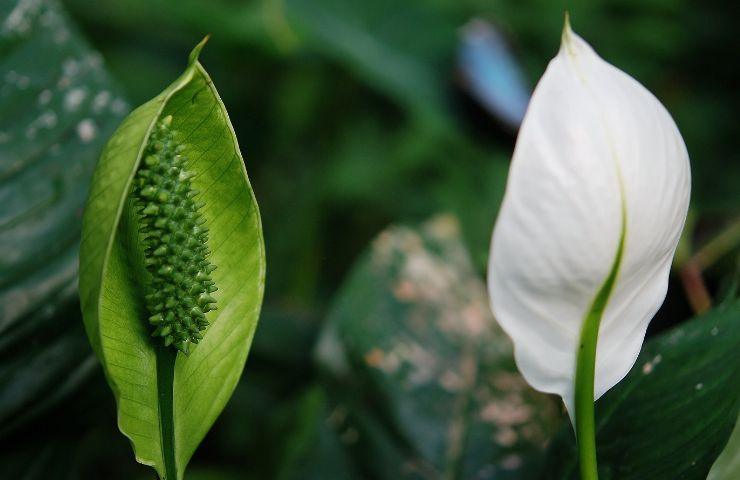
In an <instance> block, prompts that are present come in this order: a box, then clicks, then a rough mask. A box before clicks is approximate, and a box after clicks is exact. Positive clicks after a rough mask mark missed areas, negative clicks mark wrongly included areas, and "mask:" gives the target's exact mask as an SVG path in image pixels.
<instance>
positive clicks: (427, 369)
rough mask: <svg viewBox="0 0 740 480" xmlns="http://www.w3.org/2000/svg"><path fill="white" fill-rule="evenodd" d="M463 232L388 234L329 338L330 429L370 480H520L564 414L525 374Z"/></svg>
mask: <svg viewBox="0 0 740 480" xmlns="http://www.w3.org/2000/svg"><path fill="white" fill-rule="evenodd" d="M459 235H460V234H459V227H458V225H457V222H456V221H455V219H454V218H453V217H450V216H442V217H438V218H436V219H434V220H432V221H430V222H428V223H427V224H425V225H424V226H423V227H422V228H420V229H418V230H416V229H411V228H406V227H394V228H390V229H388V230H386V231H384V232H383V233H381V234H380V235H379V236H378V237H377V239H376V240H375V241H374V242H373V245H372V249H371V250H370V251H369V252H368V253H367V254H366V255H365V257H364V258H363V259H362V260H361V261H360V262H359V263H358V264H357V266H356V267H355V269H354V271H353V272H352V274H351V276H350V278H349V280H348V281H347V283H346V284H345V286H344V287H343V289H342V291H341V292H340V294H339V297H338V300H337V301H336V303H335V304H334V306H333V308H332V310H331V313H330V316H329V319H328V323H327V326H326V329H325V331H324V332H323V333H322V337H321V340H320V343H319V349H318V355H319V360H320V363H321V365H322V367H323V369H324V371H326V372H327V374H329V375H330V378H331V379H332V380H333V385H334V387H333V389H332V392H333V393H332V398H333V399H334V400H335V401H336V402H337V406H336V412H335V413H334V414H333V417H334V422H335V424H336V425H337V429H338V430H339V432H340V435H341V437H342V438H343V440H344V442H345V443H346V444H347V445H348V448H349V449H350V450H351V452H352V454H353V455H354V456H355V458H356V461H357V462H358V463H359V464H360V465H361V466H362V469H363V470H364V471H367V472H371V473H370V475H369V477H370V478H450V479H451V478H459V479H463V478H485V477H486V476H495V477H496V478H522V477H523V476H525V475H526V474H527V471H528V469H532V468H533V467H536V465H537V463H536V456H537V453H538V452H539V451H540V449H541V447H542V445H543V444H544V442H545V441H546V439H547V438H549V436H550V433H551V429H552V426H553V419H555V418H558V417H559V415H558V411H557V407H556V404H555V402H553V401H552V399H551V398H548V397H547V396H544V395H542V394H539V393H537V392H535V391H534V390H532V389H530V388H529V387H528V386H527V385H526V383H525V382H524V380H523V379H522V377H521V376H520V375H519V374H518V373H517V371H516V367H515V365H514V359H513V352H512V346H511V343H510V342H509V340H508V338H507V337H506V335H505V334H504V333H503V331H502V330H501V329H500V328H499V327H498V326H497V325H496V323H495V322H494V321H493V318H492V317H491V314H490V312H489V309H488V306H487V298H486V294H485V287H484V285H483V282H482V281H481V279H480V278H479V277H478V276H477V275H476V274H475V272H474V270H473V268H472V265H471V262H470V259H469V256H468V253H467V251H466V249H465V248H464V246H463V245H462V242H461V239H460V236H459ZM530 471H531V470H530Z"/></svg>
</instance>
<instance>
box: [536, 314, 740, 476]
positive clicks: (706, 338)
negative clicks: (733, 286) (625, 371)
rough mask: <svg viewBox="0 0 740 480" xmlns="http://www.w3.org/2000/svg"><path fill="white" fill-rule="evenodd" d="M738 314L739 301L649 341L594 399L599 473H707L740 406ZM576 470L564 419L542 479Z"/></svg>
mask: <svg viewBox="0 0 740 480" xmlns="http://www.w3.org/2000/svg"><path fill="white" fill-rule="evenodd" d="M738 319H740V301H735V302H733V303H732V304H731V305H728V306H726V307H723V308H718V309H716V310H714V311H711V312H710V313H708V314H706V315H704V316H701V317H698V318H696V319H694V320H691V321H690V322H687V323H685V324H683V325H681V326H679V327H676V328H674V329H672V330H669V331H667V332H665V333H663V334H661V335H660V336H659V337H656V338H653V339H651V340H650V341H648V342H647V343H646V344H645V347H644V348H643V352H642V353H641V354H640V357H639V358H638V360H637V363H636V364H635V366H634V368H633V369H632V371H631V372H630V373H629V375H628V376H627V377H626V378H625V379H624V380H623V381H622V382H621V383H620V384H619V385H617V386H616V387H615V388H614V389H612V390H611V391H610V392H608V393H607V394H606V395H604V397H603V398H602V399H601V400H599V401H598V402H597V403H596V417H597V418H596V426H597V453H598V455H599V478H602V479H605V480H608V479H611V478H613V479H619V480H631V479H635V480H637V479H645V478H650V479H655V480H690V479H697V480H698V479H704V478H706V476H707V473H708V471H709V468H710V467H711V465H712V463H713V462H714V461H715V459H716V458H717V456H718V455H719V453H720V451H721V450H722V448H723V447H724V446H725V444H726V443H727V440H728V438H729V437H730V432H731V431H732V428H733V425H734V424H735V421H736V419H737V415H738V409H739V408H740V356H738V355H737V352H738V350H740V330H738V328H737V324H738ZM576 469H577V454H576V445H575V442H574V439H573V433H572V430H571V427H570V425H566V426H565V427H564V428H563V431H561V434H560V435H559V436H558V437H557V438H556V439H555V441H554V442H553V445H552V447H551V449H550V452H549V461H548V463H547V465H546V468H545V469H544V470H543V472H544V476H543V478H558V479H566V478H567V479H570V478H576ZM721 478H732V477H721Z"/></svg>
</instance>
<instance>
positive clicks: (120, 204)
mask: <svg viewBox="0 0 740 480" xmlns="http://www.w3.org/2000/svg"><path fill="white" fill-rule="evenodd" d="M204 43H205V41H204V42H202V43H201V44H199V45H198V46H197V47H196V49H195V50H194V51H193V53H192V54H191V57H190V62H189V64H188V67H187V69H186V70H185V72H184V73H183V74H182V76H181V77H180V78H178V79H177V80H176V81H175V82H173V83H172V84H171V85H170V86H169V87H168V88H167V89H165V90H164V91H163V92H162V93H161V94H160V95H158V96H157V97H155V98H154V99H152V100H151V101H149V102H147V103H145V104H144V105H142V106H141V107H139V108H137V109H136V110H135V111H134V112H132V113H131V114H130V115H129V116H128V117H127V118H126V119H125V120H124V121H123V123H122V124H121V126H120V127H119V128H118V130H117V131H116V133H115V134H114V135H113V136H112V137H111V139H110V140H109V142H108V144H107V145H106V147H105V150H104V151H103V154H102V156H101V158H100V161H99V163H98V167H97V169H96V171H95V175H94V177H93V182H92V187H91V193H90V198H89V200H88V204H87V208H86V210H85V216H84V221H83V241H82V246H81V258H80V265H81V275H80V298H81V300H82V309H83V314H84V320H85V327H86V330H87V334H88V337H89V338H90V342H91V344H92V346H93V349H94V350H95V353H96V354H97V356H98V358H99V359H100V361H101V363H102V364H103V368H104V370H105V372H106V376H107V378H108V382H109V383H110V386H111V388H112V390H113V393H114V395H115V397H116V401H117V404H118V424H119V428H120V430H121V432H122V433H123V434H124V435H126V436H127V437H128V438H129V439H130V440H131V442H132V444H133V448H134V452H135V455H136V459H137V460H138V461H139V462H140V463H144V464H146V465H151V466H153V467H154V468H155V469H156V470H157V472H158V473H159V475H160V477H162V478H166V479H167V480H174V479H175V478H177V479H181V478H182V477H183V475H184V471H185V467H186V465H187V463H188V461H189V460H190V458H191V456H192V455H193V452H194V451H195V449H196V447H197V446H198V444H199V443H200V441H201V440H202V439H203V437H204V436H205V434H206V433H207V432H208V430H209V429H210V427H211V425H212V424H213V422H214V421H215V419H216V417H217V416H218V414H219V413H220V412H221V410H222V409H223V407H224V405H225V404H226V402H227V401H228V399H229V397H230V396H231V393H232V392H233V390H234V387H235V385H236V383H237V381H238V379H239V376H240V375H241V372H242V369H243V367H244V362H245V361H246V357H247V353H248V351H249V346H250V343H251V341H252V337H253V335H254V331H255V328H256V324H257V318H258V314H259V309H260V305H261V301H262V293H263V286H264V275H265V262H264V245H263V240H262V228H261V223H260V217H259V212H258V209H257V203H256V201H255V199H254V194H253V193H252V189H251V186H250V184H249V180H248V178H247V175H246V170H245V168H244V164H243V161H242V158H241V155H240V153H239V147H238V145H237V142H236V138H235V135H234V131H233V128H232V126H231V123H230V122H229V119H228V115H227V113H226V110H225V108H224V106H223V103H222V102H221V99H220V98H219V96H218V93H217V92H216V90H215V87H214V86H213V83H212V81H211V79H210V77H209V76H208V74H207V73H206V71H205V70H204V69H203V67H202V66H201V64H200V63H199V62H198V60H197V57H198V53H199V52H200V49H201V48H202V46H203V44H204ZM170 115H171V116H172V123H171V128H172V129H173V130H174V131H175V132H176V133H177V137H176V139H180V140H181V141H182V145H184V151H183V156H185V157H187V158H188V159H189V160H188V164H187V169H188V170H189V171H191V172H193V173H194V174H195V176H194V177H193V178H192V179H191V181H192V184H193V186H194V187H195V188H196V189H197V190H199V191H200V192H201V193H200V194H199V195H198V197H196V198H197V199H198V200H200V201H202V202H204V206H203V207H202V209H201V210H200V211H201V212H202V213H203V217H204V218H205V220H206V223H205V226H206V227H207V228H209V229H210V233H209V243H208V246H209V247H210V249H211V251H212V253H211V254H210V257H209V260H210V261H211V263H213V264H214V265H217V266H218V269H217V270H216V271H215V272H213V273H212V277H213V280H214V281H215V283H216V285H217V286H218V288H219V291H218V293H215V294H214V295H215V296H216V297H217V300H218V307H219V310H217V311H216V312H211V313H209V314H208V320H209V321H210V322H211V325H210V327H209V328H208V329H207V330H206V331H205V332H204V338H203V340H202V341H201V342H200V343H199V344H198V345H195V346H194V347H193V349H192V352H191V353H190V355H189V356H185V355H182V354H178V355H177V357H176V358H175V356H174V353H172V352H173V351H174V350H173V349H172V348H169V347H168V348H162V347H157V345H158V343H159V342H157V343H155V342H154V339H152V338H151V337H150V333H151V329H150V326H149V325H148V323H147V321H146V318H147V317H148V316H149V314H147V313H145V305H144V298H143V294H142V291H141V289H140V285H142V284H143V283H144V282H145V281H146V279H145V276H144V272H143V266H142V265H141V262H142V260H141V255H142V254H141V252H140V248H141V246H140V245H139V235H138V228H137V225H136V223H137V212H136V210H135V206H134V204H133V202H132V201H130V200H129V199H128V197H129V191H130V185H131V182H132V178H133V176H134V174H135V172H136V171H137V168H138V166H139V163H140V162H141V156H142V151H143V149H144V147H145V145H146V144H147V141H148V137H149V135H150V132H151V131H152V129H153V128H154V125H155V123H156V122H157V121H158V120H159V119H160V118H165V117H167V116H170ZM169 382H172V383H171V384H170V385H168V383H169ZM160 428H161V430H162V431H161V432H160Z"/></svg>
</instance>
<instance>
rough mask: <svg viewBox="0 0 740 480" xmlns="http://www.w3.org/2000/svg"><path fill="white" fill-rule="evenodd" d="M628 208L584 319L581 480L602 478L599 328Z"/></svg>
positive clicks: (579, 369)
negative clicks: (598, 422)
mask: <svg viewBox="0 0 740 480" xmlns="http://www.w3.org/2000/svg"><path fill="white" fill-rule="evenodd" d="M626 224H627V222H626V216H625V209H622V233H621V235H620V238H619V245H618V246H617V254H616V255H615V257H614V263H613V264H612V267H611V270H610V271H609V275H608V276H607V277H606V280H604V283H603V284H602V285H601V288H599V291H598V292H596V296H595V297H594V300H593V302H592V303H591V308H590V309H589V311H588V314H586V317H585V318H584V319H583V325H581V337H580V343H579V346H578V355H577V360H576V381H575V404H576V405H575V407H576V412H575V413H576V422H575V423H576V425H575V427H576V441H577V442H578V457H579V461H580V466H581V480H598V478H599V473H598V468H597V462H596V426H595V413H594V396H595V395H594V384H595V378H596V345H597V343H598V339H599V327H600V325H601V318H602V317H603V316H604V310H606V305H607V303H608V302H609V297H610V296H611V294H612V291H613V290H614V285H615V283H616V281H617V275H619V267H620V265H621V264H622V253H623V252H624V239H625V236H626V235H625V234H626V227H625V225H626Z"/></svg>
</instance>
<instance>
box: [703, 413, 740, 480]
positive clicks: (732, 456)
mask: <svg viewBox="0 0 740 480" xmlns="http://www.w3.org/2000/svg"><path fill="white" fill-rule="evenodd" d="M738 476H740V412H739V413H738V419H737V420H736V421H735V429H734V430H733V431H732V435H730V440H729V441H728V442H727V445H726V446H725V449H724V450H722V453H721V454H720V455H719V457H717V461H716V462H714V465H712V469H711V470H710V471H709V475H708V476H707V480H723V479H725V478H737V477H738Z"/></svg>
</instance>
